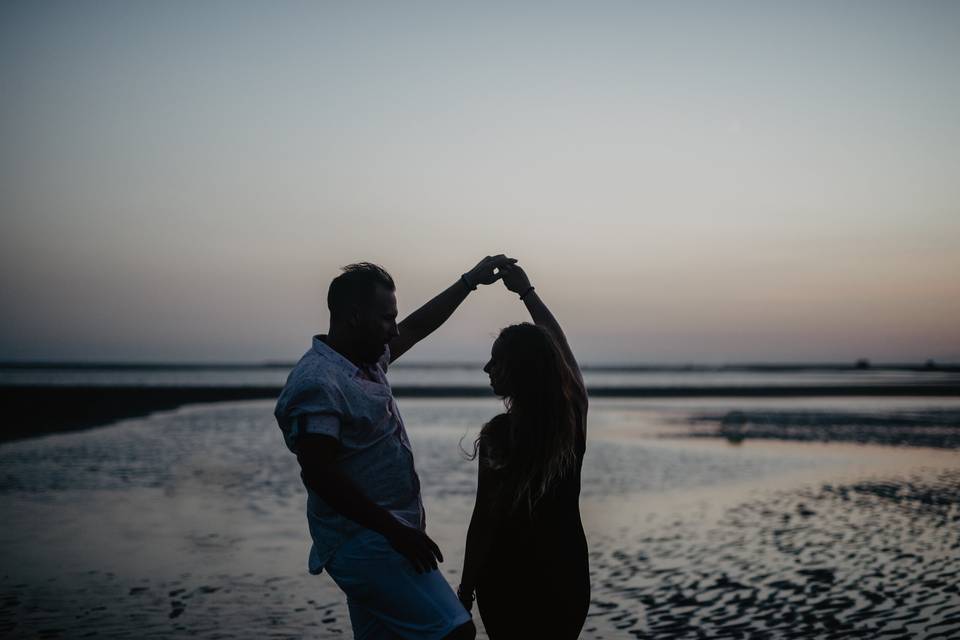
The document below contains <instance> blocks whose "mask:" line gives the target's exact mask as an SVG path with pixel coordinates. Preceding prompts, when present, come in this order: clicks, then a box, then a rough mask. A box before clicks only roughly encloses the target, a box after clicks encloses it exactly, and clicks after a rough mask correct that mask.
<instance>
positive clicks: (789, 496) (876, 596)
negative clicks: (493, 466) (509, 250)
mask: <svg viewBox="0 0 960 640" xmlns="http://www.w3.org/2000/svg"><path fill="white" fill-rule="evenodd" d="M957 404H958V403H956V401H950V400H939V401H936V402H934V403H932V404H931V401H930V400H919V399H918V400H907V399H888V400H882V399H881V400H874V399H870V400H862V401H861V400H855V399H834V400H817V399H809V400H797V401H783V400H779V401H778V400H764V401H749V402H748V401H743V400H739V401H735V400H722V401H721V400H718V401H709V402H708V401H690V400H688V401H669V402H668V401H663V402H650V401H627V400H624V401H613V400H604V401H600V400H598V401H595V402H594V403H593V404H592V406H591V419H590V428H591V431H590V439H589V448H588V453H587V457H586V459H585V466H584V477H583V482H584V484H583V498H582V511H583V517H584V522H585V527H586V529H587V533H588V540H589V543H590V548H591V554H592V555H591V567H592V582H593V603H592V607H591V612H590V617H589V618H588V622H587V626H586V627H585V630H584V634H583V637H585V638H623V637H626V638H629V637H640V638H646V637H658V638H659V637H691V638H695V637H711V638H713V637H810V636H811V635H815V636H817V637H836V638H841V637H881V636H883V635H884V634H887V635H888V637H898V634H900V636H903V637H944V638H946V637H951V635H955V634H957V633H960V596H958V594H957V590H956V586H955V585H956V583H957V579H956V577H957V576H956V573H957V571H958V560H957V559H958V557H960V548H958V537H957V536H958V533H957V532H958V531H960V512H958V504H960V490H958V487H960V477H958V475H960V473H958V470H960V454H958V453H957V451H956V450H954V449H950V448H942V449H939V450H937V449H930V448H923V447H893V446H865V445H861V444H850V443H832V444H823V443H810V442H779V441H761V440H754V439H752V438H750V437H748V438H747V439H746V440H744V441H742V442H741V444H737V445H734V444H730V442H728V441H727V440H725V439H723V438H717V437H710V438H702V437H698V438H690V437H687V436H689V435H690V434H691V433H692V434H698V435H702V433H701V431H702V429H704V428H714V427H715V426H716V425H715V424H714V423H710V422H708V421H707V422H705V420H706V418H704V416H707V417H710V416H713V417H717V416H720V417H721V420H720V421H719V423H722V416H725V415H727V414H728V413H729V412H731V411H740V412H759V413H762V414H764V415H766V414H769V413H771V412H772V413H777V412H780V413H784V412H785V413H788V414H790V413H791V412H808V413H809V412H818V415H834V414H835V415H839V416H843V415H850V414H857V413H864V412H865V413H869V414H870V415H888V416H889V415H892V414H896V413H898V412H900V413H903V412H914V413H916V412H921V413H922V412H928V413H929V412H931V411H933V412H937V411H946V412H949V411H957V410H960V407H958V406H957ZM400 406H401V410H402V411H403V413H404V416H405V419H406V422H407V424H408V428H409V430H410V434H411V438H412V440H413V444H414V447H415V450H416V455H417V462H418V471H419V473H420V475H421V478H422V482H423V487H424V493H425V501H426V507H427V513H428V528H429V532H430V533H431V535H432V536H433V537H434V538H435V539H436V540H437V541H438V543H439V544H440V545H441V547H442V548H443V550H444V553H445V556H446V558H447V561H446V563H445V564H444V566H443V571H444V574H445V575H446V576H447V578H448V580H449V581H450V582H451V583H452V584H454V585H455V584H456V583H457V581H458V570H459V565H460V563H461V560H462V553H463V540H464V537H465V533H466V526H467V521H468V518H469V514H470V510H471V508H472V497H473V491H474V488H475V468H474V466H473V463H470V462H467V461H465V460H464V459H463V458H462V456H460V454H459V451H458V445H459V443H460V441H461V440H462V441H463V444H464V445H465V446H466V445H468V444H469V442H470V441H471V439H472V437H473V436H474V435H475V433H476V430H477V429H478V427H479V426H480V425H481V424H483V422H484V421H486V420H487V419H489V418H490V417H492V416H493V415H494V414H496V413H497V412H498V411H499V410H500V407H499V404H498V403H497V401H496V400H479V399H478V400H423V399H418V400H415V399H405V400H401V402H400ZM271 411H272V403H271V402H264V401H254V402H242V403H229V404H218V405H198V406H194V407H188V408H184V409H180V410H177V411H172V412H166V413H160V414H155V415H153V416H150V417H148V418H143V419H135V420H128V421H125V422H122V423H119V424H117V425H113V426H109V427H103V428H98V429H93V430H90V431H86V432H78V433H70V434H62V435H53V436H48V437H44V438H37V439H32V440H26V441H19V442H12V443H7V444H4V445H0V521H2V522H4V526H3V527H2V529H0V566H2V572H0V633H2V634H3V635H8V636H10V637H88V636H89V637H150V636H154V637H171V636H188V635H190V636H198V637H206V638H216V637H318V638H339V637H350V635H351V634H350V627H349V619H348V616H347V611H346V606H345V602H344V600H343V597H342V595H341V594H340V593H339V592H338V591H337V589H336V588H335V586H334V585H333V584H332V582H331V581H330V580H329V578H328V577H327V576H326V575H321V576H309V575H307V574H306V569H305V565H306V553H307V550H308V548H309V539H308V536H307V531H306V526H305V520H304V516H303V509H304V502H305V495H304V490H303V489H302V486H301V484H300V480H299V476H298V468H297V464H296V461H295V459H294V458H293V456H291V455H290V454H289V453H288V452H287V451H286V449H285V448H284V447H283V445H282V441H281V438H280V434H279V431H278V429H277V428H276V426H275V423H274V422H273V420H272V416H271ZM838 420H839V421H840V422H842V420H841V419H839V418H838ZM704 425H708V426H706V427H705V426H704ZM710 425H712V426H710ZM928 426H929V425H928ZM934 426H936V425H934ZM904 634H905V635H904Z"/></svg>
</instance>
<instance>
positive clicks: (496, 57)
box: [0, 1, 960, 363]
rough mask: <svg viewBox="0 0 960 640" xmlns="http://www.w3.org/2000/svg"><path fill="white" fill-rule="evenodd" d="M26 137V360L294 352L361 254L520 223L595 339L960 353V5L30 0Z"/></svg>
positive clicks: (20, 329)
mask: <svg viewBox="0 0 960 640" xmlns="http://www.w3.org/2000/svg"><path fill="white" fill-rule="evenodd" d="M0 140H2V147H0V224H2V227H0V360H61V361H63V360H81V361H167V362H170V361H190V362H206V361H218V362H241V361H260V360H294V359H296V358H297V357H298V356H299V355H300V354H301V353H302V352H303V351H304V350H306V349H307V348H308V347H309V338H310V336H311V335H312V334H314V333H318V332H322V331H325V330H326V327H327V320H328V317H327V311H326V307H325V295H326V288H327V286H328V284H329V281H330V280H331V279H332V278H333V277H334V276H336V275H337V273H338V268H339V267H340V266H342V265H344V264H348V263H350V262H357V261H361V260H369V261H374V262H377V263H379V264H382V265H383V266H385V267H386V268H387V269H388V270H389V271H390V272H391V273H392V274H393V276H394V278H395V279H396V281H397V283H398V299H399V307H400V312H401V316H402V315H404V314H405V313H409V312H411V311H413V310H414V309H415V308H417V306H418V305H419V304H422V303H423V302H424V301H426V300H427V299H429V297H431V296H432V295H433V294H435V293H437V292H439V291H440V290H442V289H443V288H445V287H446V286H448V285H450V284H451V283H453V282H454V281H455V280H456V279H457V278H458V277H459V275H460V274H461V273H463V272H465V271H467V270H468V269H469V268H471V267H472V266H473V265H474V264H475V263H476V262H477V261H478V260H479V259H480V258H482V257H484V256H485V255H490V254H497V253H506V254H508V255H511V256H514V257H516V258H518V259H519V260H520V264H521V265H523V266H524V267H525V269H526V270H527V272H528V274H529V275H530V278H531V280H532V282H533V283H534V285H535V286H536V287H537V290H538V292H539V293H540V294H541V296H542V297H543V299H544V300H545V301H546V302H547V303H548V304H549V305H550V307H551V308H552V309H553V311H554V313H555V314H556V315H557V317H558V318H559V319H560V321H561V323H562V324H563V326H564V328H565V329H566V331H567V333H568V336H569V338H570V341H571V344H572V345H573V347H574V350H575V351H576V353H577V355H578V356H579V358H580V359H581V361H585V362H591V363H601V362H657V363H677V362H704V363H720V362H775V361H797V362H803V361H852V360H853V359H856V358H861V357H866V358H870V359H871V360H873V361H876V362H884V361H887V362H890V361H897V362H914V361H924V360H926V359H928V358H933V359H937V360H941V361H950V360H953V361H960V250H958V245H960V3H957V2H919V1H918V2H881V1H869V2H856V1H851V2H842V3H840V2H816V1H809V2H662V3H660V2H591V3H586V2H583V3H567V2H550V3H536V2H530V3H499V2H483V3H470V4H466V3H459V2H436V3H421V2H411V3H397V2H384V3H366V2H355V3H322V2H302V3H300V2H241V1H230V2H192V1H191V2H174V1H171V2H162V3H147V2H128V1H123V2H85V3H77V2H62V3H60V2H22V3H19V2H4V3H3V4H2V5H0ZM525 319H526V315H525V311H524V308H523V306H522V304H521V303H520V302H518V301H517V299H516V296H515V295H513V294H510V293H509V292H507V291H506V290H505V289H504V288H503V287H502V286H500V285H496V286H494V287H488V288H484V289H481V290H480V291H478V292H477V293H475V294H472V295H471V296H470V298H469V299H468V300H467V301H466V302H465V303H464V305H463V306H462V307H461V308H460V309H459V310H458V312H457V313H456V314H455V315H454V316H453V318H452V319H451V320H450V321H449V322H448V323H447V324H446V325H445V326H444V327H442V328H441V329H440V330H439V331H438V332H436V333H435V334H434V335H433V336H431V337H430V338H428V339H427V340H426V341H424V342H423V343H422V344H420V345H418V346H417V347H416V348H415V350H413V351H411V352H410V355H409V356H408V358H409V359H411V360H421V361H426V360H458V361H463V360H471V361H482V360H483V358H484V356H485V355H486V353H487V352H488V350H489V346H490V343H491V339H492V337H493V336H494V335H495V334H496V332H497V330H498V329H499V328H500V327H502V326H505V325H506V324H510V323H512V322H517V321H521V320H525Z"/></svg>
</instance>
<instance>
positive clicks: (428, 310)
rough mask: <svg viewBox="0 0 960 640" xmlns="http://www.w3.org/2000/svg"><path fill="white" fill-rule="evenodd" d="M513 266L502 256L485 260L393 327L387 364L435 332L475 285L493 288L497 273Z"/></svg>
mask: <svg viewBox="0 0 960 640" xmlns="http://www.w3.org/2000/svg"><path fill="white" fill-rule="evenodd" d="M515 262H516V260H514V259H513V258H508V257H507V256H505V255H503V254H500V255H496V256H487V257H486V258H484V259H483V260H481V261H480V262H478V263H477V266H475V267H474V268H473V269H471V270H470V271H467V272H466V273H465V274H463V275H462V276H460V279H459V280H457V281H456V282H455V283H453V284H452V285H450V286H449V287H447V288H446V289H444V290H443V291H441V292H440V293H438V294H437V295H436V296H434V297H433V298H431V299H430V300H429V301H428V302H427V303H426V304H424V305H423V306H422V307H420V308H419V309H417V310H416V311H414V312H413V313H411V314H410V315H409V316H407V317H406V318H404V319H403V321H402V322H401V323H400V324H399V325H398V327H397V329H398V331H399V333H400V335H398V336H397V337H396V338H394V339H393V340H391V341H390V362H393V361H395V360H396V359H397V358H399V357H400V356H402V355H403V354H404V353H406V352H407V351H408V350H409V349H410V347H412V346H413V345H415V344H417V343H418V342H420V341H421V340H423V339H424V338H426V337H427V336H428V335H430V334H431V333H433V332H434V331H436V330H437V328H438V327H440V325H442V324H443V323H444V322H446V321H447V318H449V317H450V316H451V315H452V314H453V312H454V311H455V310H456V308H457V307H459V306H460V303H461V302H463V301H464V300H466V298H467V296H468V295H469V294H470V292H471V291H473V290H474V289H476V288H477V285H480V284H493V283H494V282H496V281H497V280H499V279H500V277H501V276H502V273H501V272H500V269H501V268H502V267H505V266H507V265H511V264H513V263H515Z"/></svg>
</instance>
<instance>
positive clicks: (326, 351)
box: [313, 334, 360, 376]
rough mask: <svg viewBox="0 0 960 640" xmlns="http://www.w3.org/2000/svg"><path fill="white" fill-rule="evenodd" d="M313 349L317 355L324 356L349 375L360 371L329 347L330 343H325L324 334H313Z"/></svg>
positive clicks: (325, 337)
mask: <svg viewBox="0 0 960 640" xmlns="http://www.w3.org/2000/svg"><path fill="white" fill-rule="evenodd" d="M313 350H314V351H315V352H316V353H317V355H319V356H320V357H322V358H326V359H327V360H329V361H330V362H332V363H333V364H335V365H336V366H338V367H340V368H341V369H342V370H343V371H344V372H345V373H347V374H349V375H351V376H355V375H357V374H358V373H359V372H360V368H359V367H357V365H355V364H353V363H352V362H350V361H349V360H347V359H346V358H345V357H344V356H343V355H342V354H341V353H340V352H339V351H336V350H335V349H332V348H330V345H328V344H327V336H326V334H318V335H315V336H313Z"/></svg>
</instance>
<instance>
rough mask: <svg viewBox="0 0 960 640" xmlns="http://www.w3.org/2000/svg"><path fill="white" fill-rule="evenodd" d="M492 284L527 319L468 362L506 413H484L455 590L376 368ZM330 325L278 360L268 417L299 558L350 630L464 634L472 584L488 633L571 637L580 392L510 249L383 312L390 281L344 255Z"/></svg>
mask: <svg viewBox="0 0 960 640" xmlns="http://www.w3.org/2000/svg"><path fill="white" fill-rule="evenodd" d="M500 279H502V280H503V283H504V285H505V286H506V288H507V289H509V290H510V291H512V292H514V293H516V294H518V295H519V296H520V299H521V300H522V301H523V303H524V305H525V306H526V308H527V310H528V311H529V313H530V316H531V318H532V319H533V322H534V324H529V323H523V324H517V325H512V326H509V327H507V328H505V329H503V330H502V331H501V332H500V335H499V337H498V338H497V339H496V341H495V342H494V343H493V348H492V350H491V356H490V360H489V362H487V364H486V366H485V367H484V371H485V372H486V373H487V374H488V375H489V376H490V384H491V386H492V387H493V390H494V392H495V393H496V394H497V395H498V396H501V397H502V398H503V399H504V403H505V405H506V408H507V411H506V413H503V414H500V415H498V416H496V417H495V418H493V419H492V420H490V422H488V423H487V424H486V425H484V427H483V429H482V431H481V433H480V436H479V437H478V438H477V441H476V443H475V446H474V451H473V456H472V457H473V458H474V459H477V458H479V464H478V467H479V479H478V486H477V497H476V504H475V507H474V510H473V516H472V518H471V521H470V528H469V531H468V533H467V544H466V555H465V558H464V565H463V572H462V574H461V583H460V587H459V589H458V590H457V592H456V594H455V593H454V591H453V590H452V589H451V588H450V586H449V585H448V584H447V582H446V580H445V579H444V578H443V576H442V575H441V574H440V572H439V571H438V570H437V561H438V560H439V561H442V560H443V557H442V555H441V553H440V549H439V547H438V546H437V545H436V543H434V542H433V540H431V539H430V537H429V536H427V534H426V520H425V514H424V510H423V502H422V500H421V497H420V480H419V478H418V477H417V473H416V471H415V470H414V464H413V451H412V449H411V447H410V441H409V439H408V438H407V432H406V429H405V428H404V425H403V420H402V418H401V417H400V413H399V411H398V409H397V404H396V402H395V400H394V398H393V394H392V391H391V388H390V385H389V383H388V382H387V378H386V371H387V367H388V366H389V364H391V363H392V362H394V361H396V360H397V359H398V358H400V357H401V356H403V354H404V353H406V352H407V350H409V349H410V348H411V347H412V346H413V345H415V344H416V343H417V342H419V341H420V340H422V339H423V338H425V337H427V336H428V335H430V334H431V333H432V332H433V331H434V330H436V329H437V328H438V327H439V326H440V325H442V324H443V323H444V322H445V321H446V320H447V318H449V317H450V315H451V314H452V313H453V312H454V310H455V309H456V308H457V307H458V306H459V305H460V303H462V302H463V301H464V300H465V299H466V298H467V296H468V295H469V294H470V292H471V291H473V290H475V289H476V288H477V285H480V284H483V285H488V284H492V283H494V282H496V281H497V280H500ZM327 306H328V307H329V309H330V330H329V332H328V333H327V335H319V336H314V338H313V346H312V348H311V349H310V350H309V351H307V353H306V354H305V355H304V356H303V358H301V359H300V361H299V362H298V363H297V365H296V367H294V369H293V371H291V373H290V376H289V378H288V379H287V383H286V385H285V386H284V388H283V392H282V393H281V394H280V398H279V400H278V402H277V408H276V418H277V422H278V424H279V426H280V429H281V431H282V432H283V437H284V441H285V443H286V445H287V447H288V448H289V449H290V450H291V451H292V452H293V453H294V454H296V456H297V461H298V462H299V463H300V469H301V474H300V475H301V477H302V479H303V483H304V485H305V486H306V488H307V523H308V525H309V529H310V536H311V538H312V539H313V545H312V547H311V549H310V558H309V570H310V572H311V573H313V574H317V573H320V572H321V571H322V570H324V569H325V570H326V571H327V573H329V574H330V576H331V577H332V578H333V580H334V581H335V582H336V583H337V585H338V586H339V587H340V589H341V590H343V592H344V593H345V594H346V596H347V605H348V607H349V610H350V621H351V624H352V626H353V632H354V637H356V638H364V639H367V638H377V639H379V638H404V639H414V638H416V639H424V640H426V639H430V640H433V639H436V640H440V639H452V640H460V639H463V638H466V639H468V640H470V639H472V638H474V637H475V634H476V629H475V627H474V625H473V622H472V620H471V615H470V610H471V608H472V605H473V600H474V596H476V599H477V603H478V608H479V610H480V615H481V617H482V618H483V622H484V626H485V628H486V630H487V633H488V634H489V636H490V638H491V639H492V640H498V639H501V638H551V639H553V638H557V639H563V638H576V637H577V636H578V634H579V632H580V629H581V627H582V626H583V622H584V619H585V617H586V614H587V608H588V606H589V599H590V580H589V570H588V565H587V544H586V538H585V537H584V534H583V526H582V524H581V521H580V511H579V507H578V499H579V495H580V468H581V465H582V462H583V454H584V450H585V447H586V412H587V394H586V391H585V389H584V386H583V380H582V377H581V375H580V370H579V368H578V366H577V363H576V360H575V359H574V357H573V354H572V352H571V351H570V347H569V345H568V344H567V340H566V338H565V337H564V334H563V331H562V330H561V329H560V325H559V324H558V323H557V321H556V319H555V318H554V317H553V314H551V313H550V311H549V309H547V307H546V305H545V304H544V303H543V301H541V300H540V298H539V296H538V295H537V293H536V291H535V290H534V288H533V287H532V286H531V285H530V281H529V279H528V277H527V275H526V274H525V273H524V271H523V269H522V268H521V267H520V266H519V265H517V264H516V260H514V259H512V258H508V257H506V256H503V255H498V256H488V257H486V258H484V259H483V260H481V261H480V262H479V263H478V264H477V266H475V267H474V268H473V269H471V270H470V271H468V272H467V273H465V274H463V275H462V276H461V277H460V279H459V280H458V281H457V282H455V283H454V284H453V285H451V286H450V287H448V288H447V289H446V290H444V291H442V292H441V293H439V294H438V295H437V296H435V297H434V298H433V299H431V300H430V301H429V302H427V303H426V304H424V305H423V306H422V307H420V308H419V309H417V310H416V311H414V312H413V313H412V314H410V316H408V317H407V318H405V319H404V320H403V321H402V322H400V323H399V325H398V324H397V298H396V292H395V286H394V282H393V279H392V278H391V277H390V275H389V274H388V273H387V272H386V271H384V270H383V269H382V268H380V267H378V266H376V265H373V264H369V263H360V264H353V265H349V266H347V267H344V269H343V273H342V274H340V275H339V276H337V277H336V278H335V279H334V280H333V282H331V283H330V289H329V292H328V294H327Z"/></svg>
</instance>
